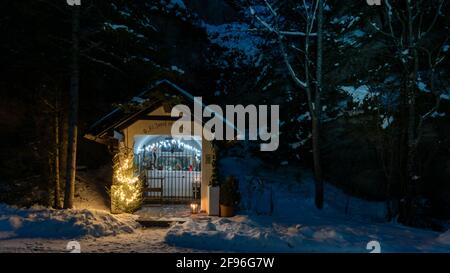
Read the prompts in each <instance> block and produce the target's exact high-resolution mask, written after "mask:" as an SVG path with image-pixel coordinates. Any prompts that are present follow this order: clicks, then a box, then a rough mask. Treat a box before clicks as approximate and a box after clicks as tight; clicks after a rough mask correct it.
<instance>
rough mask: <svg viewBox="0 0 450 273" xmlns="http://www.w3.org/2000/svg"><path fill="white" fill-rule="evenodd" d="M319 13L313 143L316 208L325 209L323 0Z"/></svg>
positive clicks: (320, 1) (320, 2)
mask: <svg viewBox="0 0 450 273" xmlns="http://www.w3.org/2000/svg"><path fill="white" fill-rule="evenodd" d="M318 5H319V7H318V11H317V63H316V92H315V100H314V112H315V114H314V115H312V142H313V161H314V175H315V188H316V196H315V203H316V207H317V208H319V209H321V208H323V199H324V188H323V178H322V166H321V162H320V121H321V116H322V106H321V102H320V99H321V93H322V62H323V45H322V42H323V0H319V3H318Z"/></svg>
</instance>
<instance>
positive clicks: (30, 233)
mask: <svg viewBox="0 0 450 273" xmlns="http://www.w3.org/2000/svg"><path fill="white" fill-rule="evenodd" d="M220 165H221V172H222V173H227V174H233V175H235V176H237V177H238V178H239V180H240V191H241V195H242V200H241V211H240V214H239V215H237V216H235V217H231V218H219V217H203V216H202V217H194V218H191V219H189V218H187V221H186V222H184V223H179V224H174V225H173V226H171V227H170V228H143V227H141V226H140V225H139V224H138V223H137V222H136V217H137V216H136V215H129V214H123V215H111V214H109V212H107V211H104V210H97V209H93V208H88V209H73V210H52V209H47V208H44V207H32V208H28V209H20V208H15V207H11V206H7V205H4V204H0V252H67V249H66V247H67V243H68V242H69V241H73V240H75V241H77V242H79V243H80V246H81V252H198V251H201V252H203V251H220V252H363V253H364V252H369V250H367V248H366V246H367V244H368V243H369V242H370V241H377V242H379V244H380V247H381V252H450V231H447V232H444V233H438V232H434V231H430V230H422V229H414V228H410V227H405V226H402V225H400V224H398V223H395V222H386V221H385V220H384V216H385V213H386V212H385V207H384V203H382V202H368V201H365V200H361V199H358V198H353V197H349V196H348V195H346V194H345V193H343V192H342V191H340V190H339V189H336V188H334V187H333V186H331V185H329V184H327V185H326V187H325V193H326V194H325V207H324V209H323V210H321V211H320V210H317V209H316V208H315V206H314V200H313V189H314V185H313V182H312V179H311V176H310V174H308V172H306V171H305V172H302V171H300V173H301V175H300V176H299V171H298V170H295V169H293V168H290V167H289V166H288V165H285V166H284V167H280V168H279V169H278V170H277V171H274V170H268V169H266V168H263V167H262V166H261V165H260V163H259V162H257V161H253V160H250V159H243V158H227V159H225V160H222V161H221V162H220ZM244 165H245V166H247V167H246V168H240V167H237V166H244ZM255 175H257V176H258V177H260V178H261V179H255ZM91 199H92V198H91V197H89V196H87V198H86V202H85V203H84V204H85V205H86V204H94V205H95V202H91V201H92V200H91ZM89 200H91V201H89ZM144 212H145V211H141V213H144ZM140 216H141V217H142V215H140Z"/></svg>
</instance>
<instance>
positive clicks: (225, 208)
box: [220, 176, 240, 217]
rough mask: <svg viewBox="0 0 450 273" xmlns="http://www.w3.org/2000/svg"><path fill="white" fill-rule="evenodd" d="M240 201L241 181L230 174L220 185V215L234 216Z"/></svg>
mask: <svg viewBox="0 0 450 273" xmlns="http://www.w3.org/2000/svg"><path fill="white" fill-rule="evenodd" d="M239 201H240V194H239V183H238V181H237V179H236V178H235V177H234V176H229V177H227V179H226V180H225V182H224V183H223V184H222V185H221V186H220V216H221V217H232V216H234V214H235V209H236V207H237V206H238V204H239Z"/></svg>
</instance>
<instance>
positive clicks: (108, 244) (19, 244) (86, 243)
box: [0, 228, 198, 253]
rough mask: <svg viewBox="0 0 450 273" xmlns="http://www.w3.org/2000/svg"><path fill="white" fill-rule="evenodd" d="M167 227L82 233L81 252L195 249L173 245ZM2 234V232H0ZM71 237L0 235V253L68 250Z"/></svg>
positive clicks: (145, 251) (185, 250) (155, 251)
mask: <svg viewBox="0 0 450 273" xmlns="http://www.w3.org/2000/svg"><path fill="white" fill-rule="evenodd" d="M166 232H167V229H166V228H150V229H142V230H141V229H139V230H136V231H135V232H134V233H131V234H119V235H116V236H106V237H99V238H95V237H82V238H79V239H77V241H78V242H79V243H80V245H81V252H86V253H103V252H104V253H111V252H122V253H131V252H139V253H151V252H154V253H163V252H195V251H198V250H193V249H189V248H180V247H172V246H169V245H167V244H166V243H165V242H164V236H165V234H166ZM0 235H1V234H0ZM69 241H70V240H69V239H46V238H16V239H14V238H12V239H0V253H2V252H3V253H5V252H8V253H30V252H31V253H33V252H46V253H49V252H52V253H53V252H57V253H63V252H67V250H66V246H67V243H68V242H69Z"/></svg>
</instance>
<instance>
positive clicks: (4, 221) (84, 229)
mask: <svg viewBox="0 0 450 273" xmlns="http://www.w3.org/2000/svg"><path fill="white" fill-rule="evenodd" d="M136 217H137V216H134V215H128V214H122V215H112V214H109V213H107V212H105V211H98V210H87V209H82V210H78V209H74V210H53V209H48V208H45V207H40V206H35V207H32V208H30V209H19V208H15V207H11V206H7V205H4V204H0V234H3V235H2V236H1V237H5V234H8V236H7V237H22V238H35V237H43V238H55V237H57V238H73V237H81V236H94V237H101V236H108V235H116V234H120V233H133V232H134V230H135V229H136V228H138V227H139V224H138V223H137V222H136Z"/></svg>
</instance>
